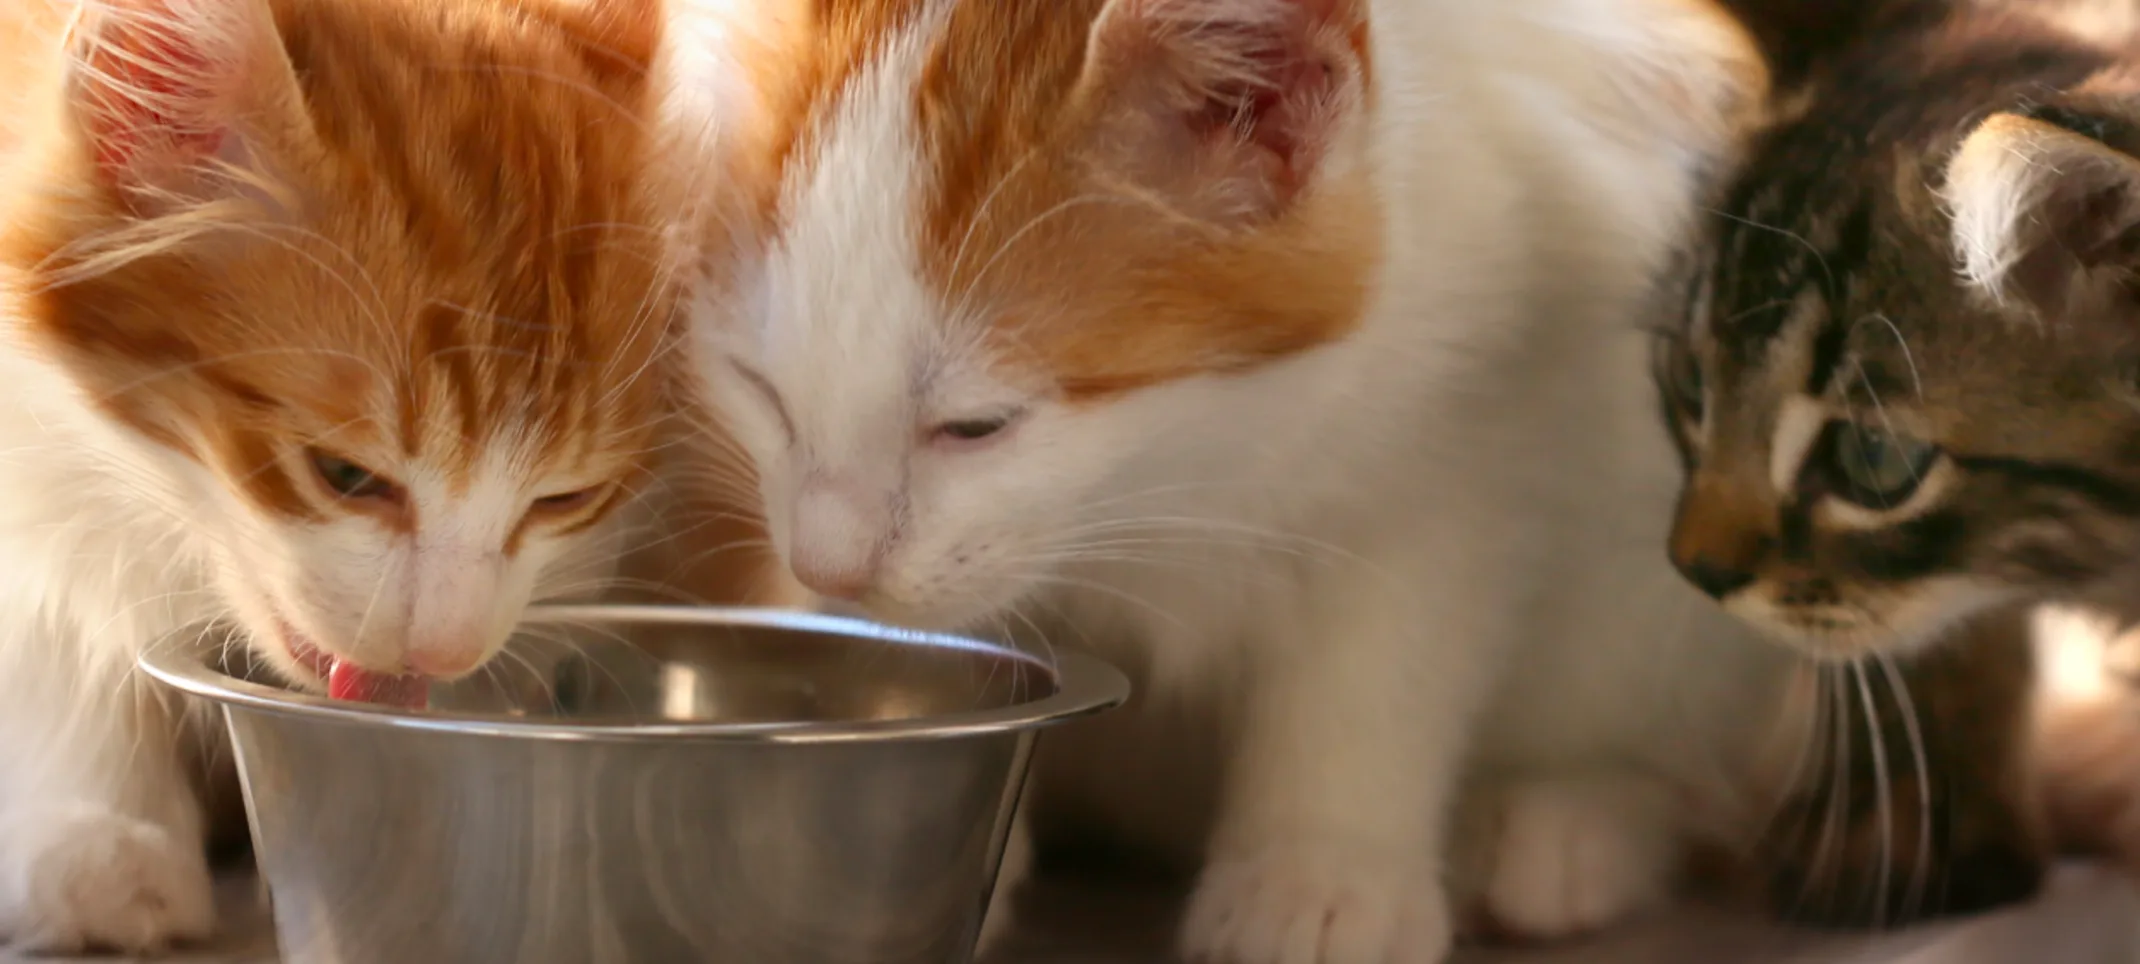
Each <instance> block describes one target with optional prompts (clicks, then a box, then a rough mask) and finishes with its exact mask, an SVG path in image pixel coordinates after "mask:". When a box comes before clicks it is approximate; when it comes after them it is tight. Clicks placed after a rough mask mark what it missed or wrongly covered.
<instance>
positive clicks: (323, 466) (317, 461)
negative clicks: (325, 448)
mask: <svg viewBox="0 0 2140 964" xmlns="http://www.w3.org/2000/svg"><path fill="white" fill-rule="evenodd" d="M306 455H307V457H308V458H309V459H310V460H311V462H312V471H314V472H316V473H318V474H319V478H320V481H321V482H323V483H325V484H326V486H327V488H328V489H330V490H332V491H333V492H334V494H335V495H338V496H341V497H342V498H345V499H386V498H395V497H397V495H398V493H399V492H400V490H399V489H398V488H396V487H395V485H394V483H392V482H390V481H387V480H386V479H383V478H380V477H379V475H378V474H377V473H375V472H373V471H372V470H370V469H367V468H365V467H364V466H361V465H358V464H357V463H355V462H351V461H349V460H348V459H345V458H342V457H341V456H338V455H331V454H328V453H326V452H322V451H320V450H319V449H311V450H309V451H308V452H307V453H306Z"/></svg>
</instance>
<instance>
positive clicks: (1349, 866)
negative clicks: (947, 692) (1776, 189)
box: [669, 0, 1783, 964]
mask: <svg viewBox="0 0 2140 964" xmlns="http://www.w3.org/2000/svg"><path fill="white" fill-rule="evenodd" d="M688 26H689V27H690V28H691V29H690V32H689V33H685V32H683V31H679V33H678V35H677V36H678V38H679V41H678V44H677V52H678V56H677V58H676V63H675V64H674V65H673V72H672V74H671V76H670V78H669V80H670V81H671V82H672V83H674V84H675V92H674V93H675V95H676V96H675V101H674V103H673V105H672V107H673V110H674V112H675V115H674V117H673V118H672V119H673V120H674V121H675V122H676V123H677V124H678V125H679V129H680V130H683V131H685V132H686V133H687V135H689V136H690V137H691V138H693V144H692V146H693V147H695V148H696V149H697V150H698V152H699V153H697V155H696V156H697V157H698V158H700V162H699V163H700V165H701V167H702V169H703V170H705V171H709V172H718V176H719V178H720V179H721V180H722V182H723V186H724V187H727V188H729V190H726V191H715V190H710V189H709V194H708V197H709V199H711V200H712V201H714V202H717V203H714V204H713V205H712V206H713V207H714V208H715V210H714V211H713V214H714V215H715V217H713V218H711V219H710V220H712V221H713V222H714V223H715V225H716V227H715V228H714V229H713V230H712V231H711V232H710V235H711V237H710V241H709V245H708V250H707V251H705V252H704V253H703V254H704V262H705V264H706V266H707V272H708V277H706V278H705V279H704V284H703V285H702V286H701V289H700V290H701V291H702V295H701V296H700V298H699V300H698V302H697V304H696V306H695V325H694V328H695V332H696V335H695V338H694V342H695V347H694V350H695V351H696V352H697V353H698V359H697V364H698V366H699V371H700V372H701V374H702V375H703V376H704V380H705V382H706V384H707V386H709V398H710V399H711V402H712V404H713V405H714V406H715V407H716V408H717V409H718V410H719V411H721V412H722V413H724V415H725V416H726V417H727V419H728V420H729V421H731V422H732V423H733V424H734V426H735V429H736V432H737V435H738V437H739V438H740V440H741V442H742V443H743V444H744V445H745V446H746V447H747V448H748V449H749V451H750V452H751V453H752V455H753V457H754V461H755V463H756V467H757V471H758V474H759V477H760V480H761V486H762V489H763V493H764V498H765V503H766V509H767V512H768V515H769V521H770V528H771V534H772V537H773V541H774V543H775V544H776V546H777V548H778V549H779V551H780V553H781V555H782V556H783V558H784V559H785V561H786V563H787V565H788V566H789V567H790V568H791V569H792V570H793V572H794V574H795V575H796V576H797V577H798V578H799V579H800V580H801V581H802V582H803V583H804V584H806V585H808V586H810V587H812V588H813V589H815V590H816V591H818V592H819V593H822V594H824V595H825V596H829V597H834V598H837V599H841V600H845V601H847V602H849V603H852V604H854V605H856V606H859V607H860V608H862V609H864V610H866V611H867V612H869V613H870V614H872V615H875V616H878V617H881V618H884V619H888V620H892V621H897V622H903V623H910V624H919V625H925V626H935V627H964V628H969V629H975V630H983V631H985V630H1003V629H1012V628H1024V627H1032V628H1038V629H1040V630H1041V631H1042V632H1043V633H1044V634H1045V635H1047V636H1048V637H1049V638H1050V639H1051V640H1052V641H1053V642H1054V643H1056V644H1066V645H1090V646H1092V647H1095V648H1097V649H1099V650H1101V651H1102V652H1103V653H1105V654H1107V655H1110V656H1112V657H1113V658H1115V659H1116V660H1118V661H1119V662H1121V663H1123V664H1124V665H1126V666H1128V667H1130V668H1132V669H1133V670H1135V671H1136V672H1137V674H1138V676H1139V678H1140V682H1141V683H1142V686H1143V691H1142V694H1141V696H1140V704H1141V707H1140V708H1139V709H1137V710H1135V711H1133V713H1132V714H1130V715H1126V716H1124V717H1123V720H1124V721H1127V723H1128V726H1129V727H1130V728H1133V729H1140V730H1141V732H1140V733H1139V734H1137V735H1136V737H1135V738H1134V740H1133V741H1131V740H1123V741H1120V742H1116V743H1113V744H1111V745H1106V746H1098V747H1093V746H1076V745H1074V744H1076V743H1078V742H1080V741H1079V740H1077V739H1076V738H1074V737H1073V739H1072V740H1070V741H1067V742H1065V743H1061V744H1056V745H1055V747H1054V749H1051V750H1050V752H1049V754H1048V756H1050V757H1053V759H1052V760H1049V761H1047V763H1046V766H1047V767H1048V768H1049V769H1051V770H1054V771H1056V774H1049V773H1043V774H1042V784H1041V787H1040V788H1041V789H1043V790H1045V789H1047V787H1046V785H1047V784H1048V783H1049V782H1051V779H1052V777H1053V776H1055V775H1059V774H1061V773H1064V772H1067V771H1082V772H1081V773H1079V774H1078V775H1077V776H1076V777H1075V778H1073V779H1071V780H1070V781H1069V782H1072V783H1077V784H1080V785H1081V791H1080V792H1081V793H1082V795H1083V796H1084V797H1085V798H1086V799H1087V800H1088V801H1089V802H1094V803H1095V804H1096V805H1097V806H1099V807H1100V808H1101V809H1102V810H1103V811H1109V813H1107V816H1108V817H1110V818H1112V819H1114V820H1115V821H1116V822H1118V823H1124V824H1134V823H1137V822H1140V821H1143V820H1146V819H1147V818H1150V817H1152V815H1153V814H1157V813H1162V812H1165V811H1167V810H1168V808H1169V807H1170V806H1172V805H1173V803H1175V802H1178V801H1157V802H1155V801H1153V800H1151V799H1150V796H1151V794H1149V793H1148V794H1145V795H1144V798H1143V799H1138V796H1139V794H1138V789H1139V787H1140V786H1144V785H1147V784H1148V781H1147V778H1148V777H1150V776H1151V775H1153V774H1157V773H1162V772H1164V771H1166V770H1167V769H1168V768H1170V767H1173V766H1175V765H1176V764H1175V763H1173V762H1170V763H1155V762H1152V761H1153V760H1155V759H1158V758H1162V757H1166V756H1168V754H1169V752H1170V750H1171V749H1180V750H1182V752H1184V753H1192V754H1193V753H1195V752H1196V751H1195V750H1194V749H1193V748H1189V747H1187V746H1174V747H1170V744H1189V743H1193V742H1194V741H1193V740H1190V739H1188V738H1186V737H1184V736H1183V735H1182V734H1183V732H1184V731H1185V730H1187V729H1191V728H1193V727H1190V726H1189V725H1188V724H1186V723H1185V722H1184V721H1188V720H1192V719H1208V720H1217V721H1219V723H1220V728H1221V730H1222V731H1223V732H1222V736H1221V737H1220V738H1219V745H1220V746H1221V747H1225V748H1228V749H1226V750H1225V751H1224V759H1225V761H1226V765H1225V766H1224V767H1223V770H1224V774H1223V780H1224V788H1223V790H1222V792H1221V793H1220V794H1219V798H1220V799H1219V801H1218V803H1217V807H1216V810H1217V813H1216V815H1215V817H1214V818H1213V819H1214V823H1213V824H1212V825H1211V826H1210V827H1209V828H1208V835H1206V834H1205V832H1204V828H1201V827H1197V828H1195V829H1194V831H1193V832H1194V833H1196V835H1197V837H1196V839H1197V841H1198V842H1199V843H1200V844H1201V848H1200V849H1201V857H1202V861H1203V869H1202V876H1201V878H1200V881H1199V884H1198V886H1197V889H1196V892H1195V895H1194V897H1193V899H1192V901H1191V904H1190V907H1189V910H1188V914H1187V918H1186V921H1185V923H1184V925H1183V932H1182V940H1183V943H1184V950H1185V951H1186V952H1187V953H1188V954H1189V956H1190V957H1192V958H1193V959H1196V960H1204V961H1217V962H1225V964H1384V962H1399V961H1419V962H1432V961H1437V960H1440V959H1441V958H1442V957H1443V956H1444V955H1445V954H1446V953H1447V949H1448V947H1449V945H1450V941H1451V938H1452V931H1453V929H1454V926H1453V924H1454V921H1455V920H1457V919H1458V914H1457V910H1458V908H1459V907H1460V906H1461V905H1462V904H1465V903H1468V901H1469V899H1470V898H1473V897H1482V898H1483V900H1484V910H1485V911H1486V912H1487V913H1489V914H1490V915H1491V916H1492V917H1493V918H1495V919H1496V920H1497V921H1498V922H1499V923H1500V924H1501V925H1503V926H1507V927H1511V928H1514V929H1516V930H1519V931H1522V932H1524V933H1528V934H1535V935H1557V934H1565V933H1570V932H1574V931H1579V930H1583V929H1586V928H1589V927H1592V926H1596V925H1599V924H1602V923H1604V922H1606V921H1608V920H1611V919H1614V918H1616V917H1618V916H1620V915H1622V914H1625V913H1627V912H1630V911H1633V910H1635V909H1637V908H1640V907H1642V906H1645V905H1647V904H1648V903H1650V902H1651V901H1653V900H1655V899H1657V898H1659V897H1661V896H1662V895H1663V894H1664V893H1665V892H1666V889H1667V888H1668V886H1669V884H1670V882H1671V876H1672V872H1673V868H1674V867H1675V866H1676V865H1677V863H1678V861H1677V860H1676V858H1677V856H1678V855H1679V853H1680V852H1681V850H1682V849H1683V847H1684V846H1685V845H1686V843H1687V842H1688V841H1689V840H1690V838H1692V837H1693V836H1694V835H1695V834H1696V833H1697V832H1698V831H1703V830H1710V829H1716V828H1714V827H1706V826H1697V825H1696V824H1697V822H1698V821H1697V820H1696V819H1694V817H1695V816H1696V815H1700V816H1701V817H1702V818H1704V820H1706V819H1708V818H1716V820H1717V822H1719V823H1729V822H1731V820H1732V819H1733V818H1735V817H1736V815H1737V812H1736V810H1735V809H1734V802H1735V794H1734V790H1735V789H1736V786H1735V781H1736V780H1738V779H1739V777H1740V774H1739V773H1738V772H1737V771H1738V769H1740V768H1741V765H1742V764H1744V763H1746V762H1747V761H1748V759H1749V758H1750V755H1751V748H1752V745H1753V741H1754V739H1755V736H1756V733H1757V731H1759V730H1760V729H1761V728H1762V727H1761V724H1762V723H1763V721H1764V719H1765V716H1764V714H1765V712H1766V710H1767V709H1768V708H1769V707H1770V705H1771V704H1772V702H1773V701H1774V699H1775V697H1776V694H1775V692H1774V691H1773V690H1772V689H1771V687H1772V686H1774V685H1775V683H1776V681H1777V680H1780V679H1781V678H1782V677H1783V674H1781V673H1778V672H1776V665H1775V664H1776V663H1777V662H1778V661H1779V660H1781V659H1782V657H1781V656H1778V655H1775V654H1772V653H1770V652H1769V651H1768V650H1767V649H1764V648H1761V647H1759V646H1757V645H1755V644H1754V643H1753V642H1752V641H1750V640H1746V641H1744V644H1743V645H1740V646H1738V647H1737V648H1733V647H1731V646H1728V645H1720V644H1719V640H1720V638H1721V639H1722V640H1725V641H1727V642H1738V641H1739V640H1737V639H1736V637H1740V636H1743V635H1744V634H1745V633H1746V631H1745V630H1742V629H1740V628H1738V627H1737V626H1736V625H1735V624H1733V623H1732V622H1731V621H1730V620H1729V619H1728V618H1727V617H1724V616H1723V615H1722V614H1720V613H1718V612H1716V611H1714V609H1713V608H1712V607H1709V606H1707V605H1706V604H1705V601H1703V600H1701V599H1700V598H1699V596H1698V595H1696V594H1695V593H1693V592H1692V591H1691V590H1689V589H1687V588H1686V587H1685V586H1684V585H1683V584H1682V583H1681V582H1680V580H1679V579H1678V578H1677V576H1676V575H1675V574H1674V573H1673V572H1672V571H1671V570H1670V568H1669V567H1668V566H1667V565H1666V564H1665V561H1664V559H1663V558H1662V554H1661V553H1660V552H1659V551H1658V549H1657V546H1656V538H1657V533H1658V532H1660V531H1662V529H1663V526H1664V525H1665V520H1666V519H1667V518H1668V516H1669V514H1670V511H1671V505H1672V498H1673V493H1674V491H1675V489H1676V486H1677V479H1676V471H1677V470H1676V464H1675V462H1674V459H1673V457H1672V454H1671V450H1670V449H1669V447H1668V446H1667V444H1666V439H1665V436H1664V435H1663V433H1662V432H1660V431H1659V429H1658V427H1657V424H1656V423H1657V418H1656V408H1655V406H1656V402H1655V389H1654V386H1653V384H1652V382H1651V380H1650V377H1651V376H1650V368H1649V362H1648V356H1647V353H1648V351H1649V347H1650V346H1649V340H1648V337H1647V336H1646V335H1645V333H1644V332H1643V331H1641V330H1640V327H1639V321H1638V308H1639V307H1640V306H1641V303H1642V301H1643V300H1644V298H1645V291H1646V286H1647V283H1648V282H1649V280H1650V279H1651V277H1652V276H1653V274H1655V273H1656V272H1657V271H1658V269H1659V268H1660V267H1661V264H1662V262H1663V261H1664V260H1665V256H1666V252H1667V249H1668V247H1669V246H1670V245H1671V243H1672V240H1673V238H1674V236H1675V234H1676V232H1677V231H1678V230H1679V229H1680V228H1681V227H1682V226H1683V225H1684V223H1685V220H1686V219H1687V217H1688V216H1689V215H1690V213H1691V208H1692V203H1693V202H1692V197H1693V192H1694V190H1695V186H1696V182H1697V180H1698V178H1699V177H1700V175H1701V171H1702V169H1703V167H1704V166H1705V164H1706V163H1707V162H1709V161H1710V160H1712V159H1713V158H1712V155H1713V154H1714V153H1715V152H1716V151H1718V150H1720V149H1721V145H1722V144H1724V143H1725V142H1726V140H1727V139H1728V138H1727V135H1728V133H1729V131H1730V130H1731V129H1732V128H1733V126H1734V124H1735V123H1736V122H1737V119H1738V115H1739V114H1740V113H1741V111H1743V110H1745V109H1746V108H1747V107H1748V106H1749V105H1750V104H1751V103H1752V102H1753V101H1754V100H1755V99H1756V98H1757V97H1758V95H1759V93H1760V90H1761V87H1762V86H1763V84H1762V80H1761V78H1762V68H1761V66H1760V65H1759V62H1758V58H1757V55H1756V54H1755V52H1754V51H1753V50H1752V48H1751V46H1750V44H1749V43H1748V42H1747V40H1746V39H1745V38H1744V36H1743V35H1742V34H1741V33H1740V32H1739V31H1738V30H1737V28H1736V26H1735V25H1734V24H1732V23H1731V22H1730V21H1728V20H1727V19H1725V18H1724V17H1723V16H1722V15H1721V14H1720V13H1718V12H1717V11H1715V10H1713V9H1711V8H1710V7H1709V6H1708V5H1707V4H1704V3H1701V2H1697V0H1684V2H1681V0H1495V2H1479V0H766V2H761V3H754V4H747V5H734V6H724V5H712V4H707V5H700V6H699V7H698V8H697V9H696V11H695V12H694V13H693V14H692V15H691V18H690V20H689V24H688ZM1116 729H1121V727H1116ZM1089 732H1094V733H1097V732H1100V729H1094V730H1091V731H1089ZM1085 742H1089V741H1085ZM1175 759H1176V761H1177V762H1178V761H1179V760H1180V759H1181V758H1180V757H1177V758H1175ZM1186 766H1188V767H1190V768H1192V769H1193V768H1196V767H1199V766H1201V767H1204V768H1207V769H1208V768H1212V767H1214V766H1215V764H1214V762H1213V761H1212V760H1211V759H1210V758H1208V757H1207V758H1205V759H1203V760H1194V759H1192V760H1191V761H1190V762H1189V763H1188V764H1186ZM1467 767H1468V769H1467ZM1473 772H1475V773H1478V774H1480V775H1481V776H1482V777H1483V778H1484V779H1482V781H1481V786H1482V788H1483V789H1482V794H1483V796H1485V797H1486V798H1489V799H1491V800H1492V801H1494V802H1495V803H1496V806H1495V807H1494V808H1493V816H1494V818H1495V825H1496V826H1498V827H1499V831H1498V833H1495V834H1491V835H1483V834H1482V835H1481V836H1482V839H1479V840H1477V841H1473V842H1472V843H1475V844H1476V845H1478V846H1479V847H1481V848H1483V849H1485V850H1487V851H1489V852H1488V853H1486V854H1485V855H1484V856H1483V858H1481V859H1482V860H1483V861H1485V862H1488V863H1490V864H1491V865H1492V870H1491V873H1490V874H1489V875H1488V876H1487V878H1486V879H1485V880H1483V881H1478V882H1469V881H1464V880H1459V879H1453V878H1452V875H1451V871H1452V869H1453V868H1454V867H1455V866H1456V865H1457V864H1459V863H1464V862H1467V861H1466V860H1464V859H1463V858H1462V857H1461V852H1460V851H1458V850H1456V849H1454V848H1453V847H1452V844H1453V843H1454V842H1455V841H1453V840H1452V833H1451V826H1452V821H1453V819H1454V812H1455V811H1456V809H1457V804H1458V799H1459V797H1460V795H1461V794H1462V792H1463V791H1464V789H1465V784H1466V774H1467V773H1473ZM1104 784H1111V785H1104ZM1153 792H1154V793H1165V792H1167V791H1153ZM1192 823H1193V821H1192ZM1452 898H1454V899H1452Z"/></svg>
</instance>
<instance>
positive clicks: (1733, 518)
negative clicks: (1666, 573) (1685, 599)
mask: <svg viewBox="0 0 2140 964" xmlns="http://www.w3.org/2000/svg"><path fill="white" fill-rule="evenodd" d="M1768 523H1769V513H1768V512H1767V511H1766V509H1765V507H1763V506H1761V505H1760V504H1759V502H1758V500H1756V499H1753V498H1749V497H1747V496H1746V495H1745V494H1743V493H1740V492H1737V491H1735V490H1734V489H1733V488H1732V487H1730V486H1727V485H1725V484H1723V483H1721V482H1719V481H1717V480H1715V479H1713V478H1705V477H1697V478H1696V479H1695V480H1694V482H1693V484H1691V485H1689V486H1688V487H1687V491H1686V493H1685V494H1684V495H1682V496H1681V497H1680V502H1679V514H1678V517H1677V518H1675V519H1673V521H1672V538H1671V557H1672V567H1673V568H1675V569H1678V570H1679V574H1680V575H1682V576H1684V577H1686V580H1687V581H1688V582H1690V583H1693V584H1694V586H1695V588H1697V589H1700V590H1701V591H1702V592H1704V593H1707V594H1708V595H1709V596H1710V598H1713V599H1719V600H1721V599H1724V598H1725V597H1727V596H1730V595H1731V594H1732V593H1735V592H1738V591H1739V590H1741V589H1744V588H1746V587H1747V586H1749V585H1751V584H1753V582H1754V581H1755V580H1756V579H1757V578H1759V575H1760V571H1761V566H1762V563H1763V562H1764V560H1766V559H1767V558H1768V554H1769V547H1770V545H1772V544H1773V542H1774V540H1773V539H1771V538H1770V537H1769V534H1768Z"/></svg>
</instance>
